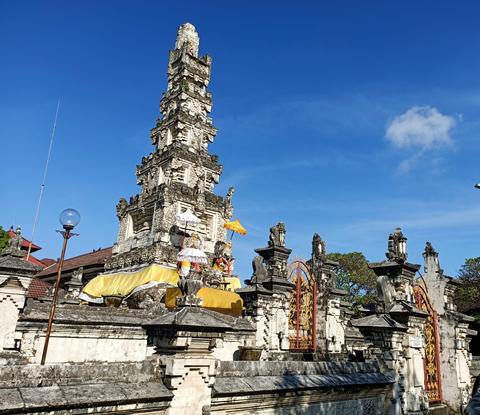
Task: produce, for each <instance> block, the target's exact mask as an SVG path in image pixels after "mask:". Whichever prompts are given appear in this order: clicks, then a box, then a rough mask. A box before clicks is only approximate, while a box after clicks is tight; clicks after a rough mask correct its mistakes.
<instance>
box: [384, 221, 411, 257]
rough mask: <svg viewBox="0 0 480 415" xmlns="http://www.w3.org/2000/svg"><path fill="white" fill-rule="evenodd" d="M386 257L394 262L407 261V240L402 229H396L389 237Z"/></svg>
mask: <svg viewBox="0 0 480 415" xmlns="http://www.w3.org/2000/svg"><path fill="white" fill-rule="evenodd" d="M385 255H386V256H387V258H388V259H389V260H392V261H405V260H406V259H407V238H405V236H403V233H402V230H401V229H400V228H396V229H395V231H394V232H393V233H391V234H390V235H389V236H388V252H387V253H386V254H385Z"/></svg>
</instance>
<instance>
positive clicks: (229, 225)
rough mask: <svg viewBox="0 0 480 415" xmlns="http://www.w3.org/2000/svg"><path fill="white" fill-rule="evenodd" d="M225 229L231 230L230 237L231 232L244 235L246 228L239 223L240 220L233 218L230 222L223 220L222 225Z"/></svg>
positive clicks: (231, 236)
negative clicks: (223, 223)
mask: <svg viewBox="0 0 480 415" xmlns="http://www.w3.org/2000/svg"><path fill="white" fill-rule="evenodd" d="M223 227H224V228H225V229H230V230H231V231H232V234H231V235H230V239H232V238H233V232H236V233H239V234H240V235H246V234H247V230H246V229H245V228H244V227H243V225H242V224H241V223H240V220H239V219H237V220H234V221H231V222H225V225H223Z"/></svg>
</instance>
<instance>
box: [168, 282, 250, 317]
mask: <svg viewBox="0 0 480 415" xmlns="http://www.w3.org/2000/svg"><path fill="white" fill-rule="evenodd" d="M237 279H238V278H237ZM181 294H182V292H181V291H180V288H178V287H172V288H167V292H166V294H165V306H166V307H167V308H175V306H176V304H175V299H176V298H177V297H178V296H180V295H181ZM197 297H200V298H201V299H202V307H203V308H207V309H209V310H213V311H218V312H219V313H223V314H229V315H231V316H240V315H241V314H242V309H243V301H242V299H241V298H240V296H239V295H238V294H237V293H234V292H232V291H225V290H219V289H216V288H210V287H203V288H200V290H199V291H198V293H197Z"/></svg>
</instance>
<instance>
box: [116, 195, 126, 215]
mask: <svg viewBox="0 0 480 415" xmlns="http://www.w3.org/2000/svg"><path fill="white" fill-rule="evenodd" d="M127 207H128V202H127V200H126V199H125V198H123V197H122V198H121V199H120V200H119V201H118V203H117V217H118V219H122V218H123V217H124V216H125V214H126V213H127Z"/></svg>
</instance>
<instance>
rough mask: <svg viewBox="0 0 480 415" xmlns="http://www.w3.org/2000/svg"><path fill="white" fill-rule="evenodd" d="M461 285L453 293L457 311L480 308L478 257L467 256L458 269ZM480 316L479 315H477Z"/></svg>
mask: <svg viewBox="0 0 480 415" xmlns="http://www.w3.org/2000/svg"><path fill="white" fill-rule="evenodd" d="M457 276H458V279H459V280H460V281H461V282H462V285H461V286H460V287H458V289H457V291H456V293H455V297H456V298H455V301H456V304H457V307H458V311H460V312H462V313H468V312H472V311H474V310H477V311H479V310H480V290H479V289H478V287H479V285H480V257H477V258H467V259H466V260H465V263H464V264H463V265H462V266H461V267H460V270H459V271H458V275H457ZM479 317H480V316H479Z"/></svg>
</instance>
